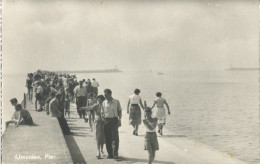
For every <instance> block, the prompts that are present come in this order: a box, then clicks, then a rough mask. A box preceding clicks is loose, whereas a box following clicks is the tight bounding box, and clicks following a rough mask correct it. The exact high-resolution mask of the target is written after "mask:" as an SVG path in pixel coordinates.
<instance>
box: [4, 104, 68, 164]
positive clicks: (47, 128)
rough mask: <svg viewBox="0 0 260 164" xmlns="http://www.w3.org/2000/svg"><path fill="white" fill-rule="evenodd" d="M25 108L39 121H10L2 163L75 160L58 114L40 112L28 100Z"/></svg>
mask: <svg viewBox="0 0 260 164" xmlns="http://www.w3.org/2000/svg"><path fill="white" fill-rule="evenodd" d="M26 109H27V110H28V111H29V112H30V114H31V116H32V118H33V121H34V122H35V124H36V125H34V126H27V125H20V126H18V127H15V126H14V124H10V125H9V126H8V128H6V130H5V132H4V134H3V135H2V163H6V164H11V163H72V158H71V155H70V152H69V149H68V147H67V144H66V142H65V140H64V137H63V134H62V131H61V128H60V125H59V122H58V120H57V118H54V117H51V116H49V115H47V114H46V112H45V111H42V112H37V111H35V109H34V104H30V103H28V101H27V106H26Z"/></svg>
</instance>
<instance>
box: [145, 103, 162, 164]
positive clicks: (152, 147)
mask: <svg viewBox="0 0 260 164" xmlns="http://www.w3.org/2000/svg"><path fill="white" fill-rule="evenodd" d="M151 115H152V110H151V108H149V107H146V108H145V119H144V120H143V124H144V127H145V131H146V134H145V136H144V150H148V153H149V164H151V163H152V162H153V161H154V158H155V151H156V150H159V144H158V140H157V134H156V130H155V129H156V126H157V123H158V119H157V118H152V116H151Z"/></svg>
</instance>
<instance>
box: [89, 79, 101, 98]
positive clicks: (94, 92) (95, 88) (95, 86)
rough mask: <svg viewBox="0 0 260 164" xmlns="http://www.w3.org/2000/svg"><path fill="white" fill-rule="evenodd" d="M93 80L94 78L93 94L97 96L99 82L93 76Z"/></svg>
mask: <svg viewBox="0 0 260 164" xmlns="http://www.w3.org/2000/svg"><path fill="white" fill-rule="evenodd" d="M92 80H93V81H92V83H91V85H92V87H93V94H94V96H95V97H96V96H97V95H98V87H99V83H98V82H97V81H96V79H95V78H93V79H92Z"/></svg>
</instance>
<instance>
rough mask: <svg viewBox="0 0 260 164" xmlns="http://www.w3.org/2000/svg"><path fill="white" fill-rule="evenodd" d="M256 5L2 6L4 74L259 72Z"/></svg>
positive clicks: (252, 1)
mask: <svg viewBox="0 0 260 164" xmlns="http://www.w3.org/2000/svg"><path fill="white" fill-rule="evenodd" d="M258 17H259V15H258V1H257V0H247V1H246V0H245V1H228V2H226V1H223V0H204V1H188V0H186V1H167V0H164V1H160V2H159V1H148V0H141V1H137V0H134V1H130V0H129V1H128V0H125V1H116V0H114V1H112V0H111V1H81V0H75V1H68V0H52V1H51V0H48V1H42V0H40V1H34V0H20V1H15V0H3V27H2V31H3V34H2V36H3V39H2V40H3V49H2V50H3V52H2V54H3V74H13V73H24V72H34V71H35V70H37V69H43V70H93V69H109V68H113V67H114V66H115V65H117V67H118V68H119V69H121V70H134V71H137V70H161V71H176V70H177V71H178V70H187V71H189V70H224V69H226V68H228V67H229V66H230V65H233V66H237V67H258V66H259V55H258V38H259V37H258V34H259V32H258V27H259V25H258V22H259V18H258Z"/></svg>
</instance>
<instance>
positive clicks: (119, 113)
mask: <svg viewBox="0 0 260 164" xmlns="http://www.w3.org/2000/svg"><path fill="white" fill-rule="evenodd" d="M117 101H118V100H117ZM117 114H118V118H119V120H121V117H122V108H121V105H120V102H119V101H118V106H117Z"/></svg>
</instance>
